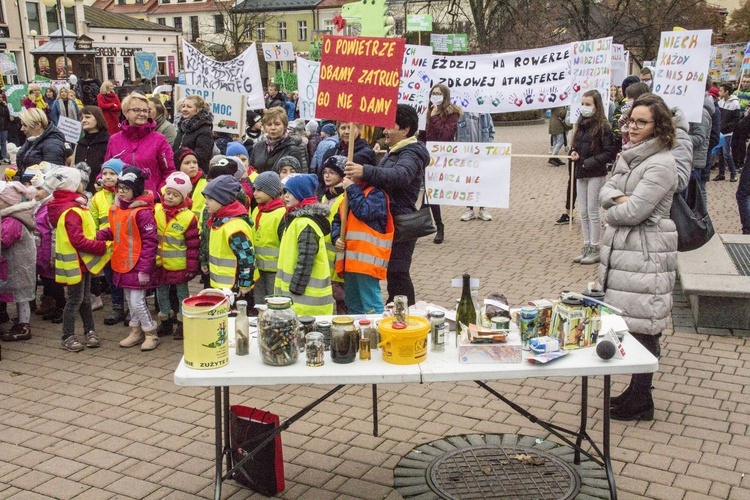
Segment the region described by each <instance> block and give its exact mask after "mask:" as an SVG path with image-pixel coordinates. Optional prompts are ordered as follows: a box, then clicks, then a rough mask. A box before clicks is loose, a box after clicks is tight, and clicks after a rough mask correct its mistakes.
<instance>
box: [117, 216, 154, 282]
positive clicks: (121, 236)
mask: <svg viewBox="0 0 750 500" xmlns="http://www.w3.org/2000/svg"><path fill="white" fill-rule="evenodd" d="M145 209H146V207H138V208H134V209H130V208H128V209H122V208H120V207H118V206H117V205H116V204H115V205H112V206H111V207H110V208H109V227H110V229H111V230H112V235H113V238H114V244H113V245H112V247H113V252H112V260H111V261H110V262H111V263H112V270H113V271H115V272H118V273H120V274H125V273H127V272H130V271H132V270H133V268H134V267H135V264H136V262H138V259H139V258H140V257H141V232H140V230H139V229H138V228H137V227H136V226H135V216H136V214H137V213H138V212H140V211H141V210H145Z"/></svg>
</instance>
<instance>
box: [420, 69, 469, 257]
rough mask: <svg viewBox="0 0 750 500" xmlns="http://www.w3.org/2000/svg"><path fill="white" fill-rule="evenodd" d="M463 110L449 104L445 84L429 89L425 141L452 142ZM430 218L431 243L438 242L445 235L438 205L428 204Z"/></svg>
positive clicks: (449, 96)
mask: <svg viewBox="0 0 750 500" xmlns="http://www.w3.org/2000/svg"><path fill="white" fill-rule="evenodd" d="M462 114H463V111H462V110H461V108H459V107H458V106H456V105H453V104H451V91H450V90H449V89H448V87H446V86H445V85H442V84H439V85H435V86H434V87H432V90H430V109H428V110H427V129H426V130H425V141H436V142H452V141H454V140H455V137H456V130H457V129H458V119H459V118H461V115H462ZM430 211H431V212H432V218H433V219H434V220H435V227H436V228H437V233H435V239H434V240H433V243H437V244H440V243H442V242H443V238H444V237H445V226H443V217H442V214H441V213H440V205H430Z"/></svg>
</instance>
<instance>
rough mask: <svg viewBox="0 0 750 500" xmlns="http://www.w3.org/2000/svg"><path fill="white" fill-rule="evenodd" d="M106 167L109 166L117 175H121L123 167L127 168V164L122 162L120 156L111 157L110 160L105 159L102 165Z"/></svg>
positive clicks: (103, 167)
mask: <svg viewBox="0 0 750 500" xmlns="http://www.w3.org/2000/svg"><path fill="white" fill-rule="evenodd" d="M105 168H108V169H110V170H112V171H113V172H114V173H116V174H117V175H120V173H121V172H122V169H123V168H125V164H124V163H123V162H122V160H121V159H119V158H110V159H109V160H107V161H105V162H104V164H103V165H102V170H104V169H105Z"/></svg>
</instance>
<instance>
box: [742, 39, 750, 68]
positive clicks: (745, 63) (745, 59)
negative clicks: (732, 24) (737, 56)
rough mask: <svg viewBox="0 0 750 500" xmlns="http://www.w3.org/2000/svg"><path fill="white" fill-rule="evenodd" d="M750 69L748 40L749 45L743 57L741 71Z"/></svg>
mask: <svg viewBox="0 0 750 500" xmlns="http://www.w3.org/2000/svg"><path fill="white" fill-rule="evenodd" d="M749 69H750V42H747V46H746V47H745V55H744V57H743V58H742V66H741V67H740V70H741V71H747V70H749Z"/></svg>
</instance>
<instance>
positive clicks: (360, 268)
mask: <svg viewBox="0 0 750 500" xmlns="http://www.w3.org/2000/svg"><path fill="white" fill-rule="evenodd" d="M372 189H373V188H372V186H370V187H368V188H366V189H365V196H367V195H368V194H369V193H370V191H372ZM385 208H386V212H387V214H388V219H387V221H386V224H385V233H381V232H378V231H376V230H374V229H373V228H371V227H370V226H368V225H367V224H366V223H364V222H362V221H361V220H359V219H357V218H356V217H355V216H354V214H353V213H352V212H351V210H349V214H348V216H347V219H346V236H345V238H344V241H345V242H346V251H345V252H344V258H343V259H342V258H341V257H340V256H341V254H340V253H339V254H337V259H336V273H338V275H339V276H342V277H343V276H344V272H348V273H358V274H365V275H367V276H372V277H374V278H377V279H379V280H384V279H385V275H386V272H387V271H388V261H389V260H390V259H391V248H392V247H393V232H394V225H393V217H392V216H391V207H390V201H389V199H388V195H386V197H385ZM342 211H343V207H342V208H340V209H339V213H340V215H341V218H342V220H343V213H342Z"/></svg>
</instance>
